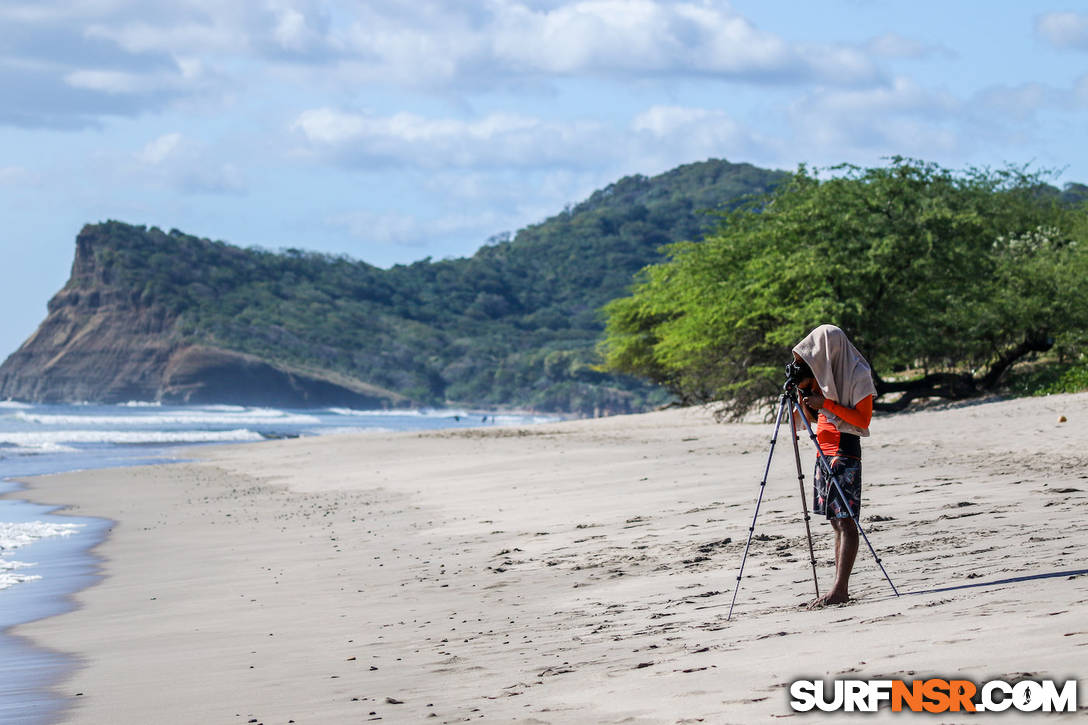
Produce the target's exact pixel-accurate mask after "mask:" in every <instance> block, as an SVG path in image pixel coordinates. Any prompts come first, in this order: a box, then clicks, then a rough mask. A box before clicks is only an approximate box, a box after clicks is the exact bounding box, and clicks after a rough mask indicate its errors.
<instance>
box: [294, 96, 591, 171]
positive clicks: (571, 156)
mask: <svg viewBox="0 0 1088 725" xmlns="http://www.w3.org/2000/svg"><path fill="white" fill-rule="evenodd" d="M292 130H294V131H297V132H298V133H299V134H301V136H302V137H303V138H304V140H305V141H306V142H307V143H308V147H309V148H310V149H311V150H312V151H314V152H316V153H318V154H321V155H323V156H325V157H328V158H332V159H333V160H336V161H339V162H341V163H345V164H347V165H358V166H366V167H371V166H374V165H394V166H418V167H423V168H444V167H445V168H449V167H461V168H468V167H477V166H484V167H487V166H507V167H509V166H543V165H548V164H555V163H562V164H569V165H574V166H579V165H582V164H585V163H592V162H594V161H599V160H600V159H601V156H602V154H601V148H603V147H607V140H608V135H607V128H606V127H605V126H604V125H603V124H601V123H598V122H594V121H582V122H571V123H564V122H555V121H545V120H543V119H539V118H532V117H528V116H524V115H520V114H511V113H494V114H490V115H487V116H484V117H482V118H479V119H475V120H461V119H451V118H438V119H434V118H426V117H423V116H420V115H417V114H414V113H396V114H393V115H391V116H376V115H373V114H367V113H352V112H346V111H339V110H336V109H332V108H317V109H311V110H308V111H304V112H303V113H301V114H300V115H299V116H298V118H297V119H296V121H295V122H294V124H293V125H292ZM595 146H597V149H596V150H593V147H595Z"/></svg>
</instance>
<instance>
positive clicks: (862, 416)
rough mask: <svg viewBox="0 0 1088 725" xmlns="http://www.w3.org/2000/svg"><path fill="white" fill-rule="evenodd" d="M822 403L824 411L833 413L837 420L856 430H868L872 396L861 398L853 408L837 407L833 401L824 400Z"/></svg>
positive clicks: (871, 417)
mask: <svg viewBox="0 0 1088 725" xmlns="http://www.w3.org/2000/svg"><path fill="white" fill-rule="evenodd" d="M823 402H824V410H826V411H827V412H828V413H833V414H834V415H836V416H838V418H839V420H842V421H845V422H847V423H849V424H850V425H856V426H857V427H858V428H868V427H869V423H870V422H872V420H873V396H871V395H869V396H866V397H865V398H862V399H861V400H860V401H859V402H858V404H857V405H856V406H854V407H853V408H847V407H846V406H845V405H839V404H838V403H836V402H835V401H834V400H826V399H825V400H824V401H823Z"/></svg>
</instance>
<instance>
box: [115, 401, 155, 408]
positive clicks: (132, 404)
mask: <svg viewBox="0 0 1088 725" xmlns="http://www.w3.org/2000/svg"><path fill="white" fill-rule="evenodd" d="M117 407H118V408H161V407H162V403H160V402H159V401H157V400H130V401H128V402H127V403H118V404H117Z"/></svg>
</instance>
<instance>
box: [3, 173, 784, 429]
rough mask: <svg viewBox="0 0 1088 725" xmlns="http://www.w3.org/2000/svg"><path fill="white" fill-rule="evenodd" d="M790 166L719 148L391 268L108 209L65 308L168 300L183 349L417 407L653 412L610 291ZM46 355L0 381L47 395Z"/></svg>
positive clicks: (16, 363) (172, 334)
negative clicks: (464, 250) (613, 334)
mask: <svg viewBox="0 0 1088 725" xmlns="http://www.w3.org/2000/svg"><path fill="white" fill-rule="evenodd" d="M785 177H786V175H785V174H783V173H782V172H776V171H768V170H764V169H759V168H756V167H753V166H751V165H748V164H731V163H728V162H726V161H719V160H711V161H706V162H702V163H696V164H690V165H686V166H682V167H679V168H677V169H674V170H672V171H670V172H668V173H665V174H662V175H660V176H656V177H653V178H646V177H643V176H633V177H627V178H624V179H621V180H620V181H618V182H616V183H614V184H612V185H610V186H608V187H607V188H605V189H602V190H600V191H597V192H595V193H594V194H593V195H592V196H591V197H590V198H589V199H587V200H585V201H583V202H582V203H580V204H578V205H576V206H573V207H571V208H568V209H566V210H564V211H563V212H562V213H560V214H558V215H556V216H554V217H552V218H550V219H548V220H546V221H544V222H542V223H540V224H537V225H534V226H531V227H528V228H526V229H523V230H521V231H519V232H518V233H517V234H516V235H514V236H513V237H512V238H504V239H496V240H492V242H490V243H488V244H487V245H485V246H483V247H482V248H481V249H480V250H479V251H478V252H477V253H476V254H474V255H473V256H471V257H468V258H462V259H451V260H443V261H437V262H436V261H432V260H430V259H427V260H423V261H420V262H416V263H414V264H410V265H402V266H396V267H393V268H392V269H388V270H383V269H380V268H377V267H374V266H371V265H369V264H366V263H365V262H361V261H356V260H352V259H349V258H346V257H334V256H329V255H324V254H316V253H312V252H306V251H300V250H296V249H291V250H286V251H279V252H272V251H267V250H263V249H258V248H250V249H242V248H239V247H236V246H232V245H230V244H227V243H225V242H220V241H210V240H207V239H201V238H198V237H195V236H191V235H189V234H186V233H184V232H181V231H179V230H176V229H173V230H170V231H169V232H164V231H162V230H160V229H158V228H155V227H151V228H146V227H142V226H132V225H128V224H124V223H121V222H117V221H110V222H106V223H103V224H96V225H89V226H87V227H85V228H84V230H83V231H82V232H81V234H80V236H79V240H78V245H77V246H78V248H79V250H80V251H79V252H78V254H82V255H84V257H85V258H84V259H83V260H82V261H80V260H79V259H77V264H79V265H82V266H81V268H82V269H83V270H84V272H83V273H82V274H80V275H77V274H76V270H75V269H73V277H72V280H70V281H69V283H68V285H67V286H66V287H65V289H64V290H62V294H58V297H57V298H55V300H54V303H51V313H52V312H57V310H59V309H60V308H61V307H65V306H67V309H69V318H73V315H75V313H74V312H72V310H76V309H77V308H78V309H79V310H83V311H82V312H80V313H79V314H82V315H84V316H88V315H90V314H91V313H92V312H93V314H94V315H95V316H96V317H101V315H102V314H104V313H108V311H109V309H114V308H116V309H120V307H117V306H118V305H120V306H121V307H125V306H129V307H133V308H139V309H140V310H143V311H153V312H154V314H152V315H151V317H152V318H153V319H154V320H156V322H155V330H156V332H155V333H154V334H155V335H158V336H160V337H162V338H166V339H168V340H169V343H170V346H172V347H171V350H176V349H181V348H182V347H186V346H187V347H186V349H193V348H194V346H200V347H201V349H203V348H211V349H214V350H225V351H232V352H237V353H244V354H247V355H249V356H254V357H255V358H257V359H259V360H261V361H264V362H267V363H270V364H272V365H274V366H277V367H280V368H283V369H286V370H291V371H296V372H297V371H302V372H304V373H305V374H307V375H315V376H317V377H319V378H322V379H324V378H329V379H335V380H337V381H340V382H343V381H353V382H355V383H361V384H365V385H366V386H370V387H372V388H374V389H376V390H384V391H388V392H390V393H392V394H396V395H400V396H404V397H405V398H407V399H409V400H410V401H411V402H413V403H415V404H419V405H438V404H444V403H462V404H471V405H479V406H512V407H528V408H534V409H538V410H548V411H568V412H577V413H582V414H593V413H597V412H600V413H605V412H623V411H633V410H640V409H644V408H645V407H647V406H648V405H652V404H654V403H658V402H662V401H664V400H666V399H667V393H665V392H664V391H662V390H661V389H659V388H657V387H654V386H652V385H650V384H649V383H645V382H641V381H639V380H637V379H635V378H632V377H627V376H623V375H620V374H616V373H606V372H601V371H599V370H598V369H597V367H596V365H597V363H599V359H598V353H597V352H596V346H597V344H598V341H599V338H600V336H601V332H602V330H603V316H602V313H601V308H602V306H603V305H604V304H606V303H607V302H608V301H609V300H612V299H614V298H616V297H619V296H622V295H624V294H625V293H626V292H627V290H628V289H629V287H630V285H631V281H632V277H633V275H634V274H635V273H636V272H637V271H638V270H639V269H641V268H642V267H644V266H646V265H647V264H651V263H653V262H656V261H659V260H660V259H661V256H660V252H659V249H660V247H661V246H662V245H665V244H669V243H672V242H677V241H681V240H695V239H699V238H700V237H701V236H702V235H703V234H704V233H705V232H706V231H707V230H709V229H710V228H712V227H713V225H715V224H716V223H717V217H715V216H714V215H712V214H708V213H707V212H708V211H713V210H720V211H722V210H727V209H729V208H732V207H733V206H735V205H736V204H737V203H738V202H739V201H740V200H741V199H742V198H743V197H746V196H749V195H752V194H759V193H763V192H766V191H768V190H770V189H772V188H774V186H775V185H776V184H777V183H779V182H780V181H781V180H782V179H784V178H785ZM81 291H82V293H81ZM92 296H93V300H92ZM91 302H93V304H91ZM89 304H90V305H91V306H90V307H87V305H89ZM110 305H113V306H114V308H111V307H110ZM103 311H105V312H103ZM130 311H131V310H130ZM75 316H76V317H78V315H75ZM147 317H148V316H147V315H146V314H143V313H141V316H140V318H139V319H147ZM89 320H90V317H88V321H89ZM96 324H98V323H96ZM140 324H143V323H140ZM78 326H79V320H78V319H74V318H73V319H66V320H65V328H64V329H65V330H67V331H68V332H66V333H65V335H66V337H67V338H68V339H74V337H73V336H78ZM54 337H55V335H54ZM31 342H33V343H34V345H36V346H37V347H38V348H40V350H39V352H38V353H37V355H36V357H35V359H39V360H44V359H47V358H48V355H47V352H48V350H47V348H48V345H49V342H48V341H47V340H45V339H44V336H43V335H37V336H36V337H35V338H32V339H31V341H28V344H30V343H31ZM26 347H27V346H26V345H24V348H26ZM21 352H23V353H25V351H21ZM168 352H169V351H168ZM64 354H65V355H78V354H79V351H78V348H71V349H66V350H65V352H64ZM170 354H173V353H170ZM130 357H131V356H130ZM168 357H169V356H168V355H167V354H166V353H165V352H164V353H163V354H161V355H158V354H157V355H156V356H155V361H153V362H149V363H148V364H149V365H158V366H168V363H167V362H165V361H166V360H167V359H168ZM175 357H176V355H175ZM205 357H206V356H205ZM56 358H57V355H54V356H53V358H49V359H56ZM30 359H31V358H30V357H27V356H26V355H25V354H24V355H23V356H22V357H20V356H19V355H13V356H12V357H11V358H9V360H8V361H7V362H6V363H5V365H4V368H3V369H0V373H3V374H2V375H0V384H4V385H6V387H5V388H4V389H3V390H0V397H3V396H8V397H20V396H25V395H29V394H30V393H27V392H25V391H28V390H33V391H35V392H34V393H33V395H34V396H35V397H37V398H40V399H61V398H63V397H64V395H61V394H59V393H58V394H55V395H52V396H50V395H48V394H47V392H42V391H48V389H49V387H50V386H49V382H48V380H37V381H35V382H34V383H33V384H30V383H28V382H27V381H28V380H30V379H31V378H30V377H28V375H32V373H29V372H28V371H27V370H26V369H25V368H26V367H27V364H28V363H26V362H25V361H29V360H30ZM149 359H150V358H149ZM187 359H188V360H192V359H194V358H193V357H192V356H190V357H189V358H187ZM21 360H22V361H24V362H22V363H21V362H20V361H21ZM14 368H20V369H19V370H15V369H14ZM158 372H159V371H156V370H145V371H143V372H142V373H141V375H142V377H141V379H142V380H150V381H154V380H155V379H156V378H155V376H156V375H157V374H158ZM46 374H47V373H46V372H42V375H46ZM164 379H165V378H164ZM16 380H18V381H19V382H18V384H16V383H15V382H12V381H16ZM5 381H7V382H6V383H5ZM115 387H116V386H115ZM121 387H123V386H121ZM134 389H135V388H134ZM139 389H140V390H153V386H152V387H151V388H147V387H146V386H145V387H144V388H139ZM162 391H163V388H161V387H160V388H159V389H158V392H157V393H152V394H155V395H162V394H163V393H162ZM82 394H83V395H85V396H86V395H88V393H85V392H84V393H82ZM120 394H121V393H115V394H111V395H120ZM143 394H145V395H146V394H148V393H143ZM91 395H92V397H93V394H91Z"/></svg>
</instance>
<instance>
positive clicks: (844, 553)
mask: <svg viewBox="0 0 1088 725" xmlns="http://www.w3.org/2000/svg"><path fill="white" fill-rule="evenodd" d="M831 526H832V527H833V528H834V529H835V582H834V583H833V584H832V585H831V591H829V592H828V593H827V594H824V595H823V596H822V597H820V598H819V599H815V600H813V601H812V603H811V604H809V605H808V606H809V607H810V608H819V607H825V606H827V605H828V604H842V603H843V602H847V601H850V573H851V572H852V571H853V570H854V559H856V558H857V555H858V527H857V525H856V524H855V523H854V520H853V519H831Z"/></svg>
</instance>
